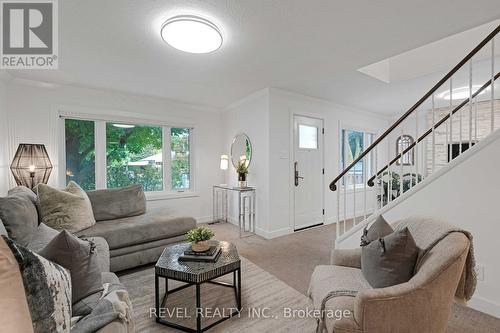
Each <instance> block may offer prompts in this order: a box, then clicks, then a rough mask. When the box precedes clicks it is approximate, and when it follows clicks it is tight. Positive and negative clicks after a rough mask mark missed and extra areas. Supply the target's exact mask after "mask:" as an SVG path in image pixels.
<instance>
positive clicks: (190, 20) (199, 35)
mask: <svg viewBox="0 0 500 333" xmlns="http://www.w3.org/2000/svg"><path fill="white" fill-rule="evenodd" d="M161 38H163V40H164V41H165V42H166V43H167V44H168V45H170V46H172V47H173V48H176V49H177V50H181V51H184V52H189V53H210V52H213V51H215V50H217V49H219V48H220V47H221V45H222V34H221V32H220V30H219V28H217V26H216V25H215V24H213V23H212V22H210V21H208V20H206V19H204V18H201V17H198V16H192V15H182V16H174V17H172V18H170V19H168V20H167V21H166V22H165V23H163V25H162V27H161Z"/></svg>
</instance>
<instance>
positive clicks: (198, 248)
mask: <svg viewBox="0 0 500 333" xmlns="http://www.w3.org/2000/svg"><path fill="white" fill-rule="evenodd" d="M191 248H192V249H193V251H194V252H205V251H208V250H209V249H210V243H209V242H208V241H207V240H205V241H200V242H196V243H191Z"/></svg>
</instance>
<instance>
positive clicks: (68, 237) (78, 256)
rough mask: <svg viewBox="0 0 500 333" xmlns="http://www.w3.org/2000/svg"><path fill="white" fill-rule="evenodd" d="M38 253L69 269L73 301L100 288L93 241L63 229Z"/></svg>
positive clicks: (99, 270) (98, 269)
mask: <svg viewBox="0 0 500 333" xmlns="http://www.w3.org/2000/svg"><path fill="white" fill-rule="evenodd" d="M39 254H40V255H41V256H42V257H44V258H46V259H48V260H50V261H53V262H55V263H56V264H59V265H61V266H62V267H64V268H66V269H68V270H69V272H70V273H71V286H72V290H73V293H72V294H73V297H72V301H73V303H76V302H78V301H79V300H81V299H82V298H84V297H87V296H88V295H91V294H93V293H95V292H97V291H99V290H102V280H101V269H100V266H99V259H98V257H97V250H96V247H95V244H94V243H93V242H90V241H87V240H83V239H79V238H77V237H75V236H73V235H72V234H70V233H69V232H67V231H66V230H63V231H61V232H60V233H59V235H57V236H56V237H55V238H54V239H52V240H51V241H50V242H49V244H47V246H46V247H45V248H43V249H42V250H41V251H40V252H39Z"/></svg>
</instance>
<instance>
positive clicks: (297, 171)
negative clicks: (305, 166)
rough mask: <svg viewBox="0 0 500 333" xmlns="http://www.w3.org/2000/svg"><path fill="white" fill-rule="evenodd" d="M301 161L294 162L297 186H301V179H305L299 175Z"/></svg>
mask: <svg viewBox="0 0 500 333" xmlns="http://www.w3.org/2000/svg"><path fill="white" fill-rule="evenodd" d="M298 166H299V162H295V163H294V164H293V168H294V174H295V186H299V179H304V177H301V176H299V169H298Z"/></svg>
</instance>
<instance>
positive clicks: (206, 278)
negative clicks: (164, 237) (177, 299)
mask: <svg viewBox="0 0 500 333" xmlns="http://www.w3.org/2000/svg"><path fill="white" fill-rule="evenodd" d="M211 242H212V243H213V244H214V245H215V244H217V243H218V244H219V245H220V247H221V254H220V256H219V258H218V259H217V262H214V263H208V262H185V261H179V260H178V259H179V256H181V255H182V254H183V253H184V251H185V250H187V249H188V248H189V246H190V244H189V243H180V244H175V245H171V246H168V247H166V248H165V250H163V253H162V255H161V256H160V259H158V262H157V263H156V265H155V309H156V322H158V323H160V324H163V325H166V326H170V327H173V328H177V329H179V330H182V331H185V332H193V333H201V332H204V331H206V330H208V329H210V328H212V327H214V326H215V325H217V324H220V323H221V322H223V321H225V320H227V319H229V318H231V317H233V316H235V315H238V314H239V311H241V262H240V257H239V256H238V251H237V250H236V246H235V245H233V244H231V243H229V242H224V241H211ZM230 273H232V274H233V284H230V283H225V282H219V281H213V280H214V279H216V278H218V277H221V276H224V275H226V274H230ZM160 278H164V279H165V295H164V296H163V299H162V301H161V303H160V292H159V280H160ZM169 279H170V280H175V281H180V282H184V283H186V284H184V285H182V286H180V287H177V288H174V289H172V290H169V289H168V280H169ZM203 283H213V284H217V285H220V286H224V287H229V288H233V289H234V294H235V297H236V304H237V310H235V311H233V312H232V313H231V314H230V315H227V316H223V317H222V318H221V319H219V320H218V321H216V322H214V323H211V324H210V325H208V326H206V327H203V328H202V327H201V314H200V311H199V310H198V309H200V310H201V309H202V307H201V297H200V286H201V285H202V284H203ZM190 286H196V329H193V328H190V327H186V326H182V325H179V324H177V323H173V322H170V321H167V320H165V319H164V318H161V316H159V314H160V306H161V307H162V308H164V307H165V305H166V302H167V297H168V295H169V294H172V293H174V292H177V291H179V290H182V289H185V288H187V287H190Z"/></svg>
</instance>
